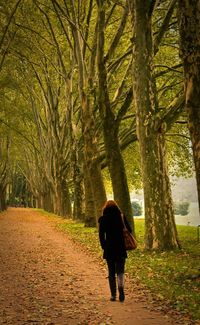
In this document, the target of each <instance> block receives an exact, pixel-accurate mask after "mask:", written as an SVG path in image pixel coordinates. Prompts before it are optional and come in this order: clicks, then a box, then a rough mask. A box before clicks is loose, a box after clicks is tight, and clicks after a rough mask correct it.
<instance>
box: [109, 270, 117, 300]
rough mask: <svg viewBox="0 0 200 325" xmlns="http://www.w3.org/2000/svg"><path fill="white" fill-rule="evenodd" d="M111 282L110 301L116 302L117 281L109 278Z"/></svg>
mask: <svg viewBox="0 0 200 325" xmlns="http://www.w3.org/2000/svg"><path fill="white" fill-rule="evenodd" d="M108 280H109V286H110V292H111V297H110V301H115V300H116V291H117V288H116V279H115V277H110V276H109V277H108Z"/></svg>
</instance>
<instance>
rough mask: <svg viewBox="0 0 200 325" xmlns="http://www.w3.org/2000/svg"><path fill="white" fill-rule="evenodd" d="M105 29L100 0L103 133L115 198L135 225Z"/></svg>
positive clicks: (99, 62) (100, 103) (100, 93)
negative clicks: (107, 63)
mask: <svg viewBox="0 0 200 325" xmlns="http://www.w3.org/2000/svg"><path fill="white" fill-rule="evenodd" d="M104 30H105V5H104V1H103V0H100V1H98V53H97V61H98V76H99V96H98V106H99V111H100V116H101V119H102V122H103V135H104V143H105V151H106V162H107V165H108V169H109V173H110V177H111V182H112V188H113V194H114V199H115V200H116V202H117V203H118V204H119V207H120V209H121V210H122V211H123V213H124V214H125V215H126V217H127V219H128V221H129V223H130V225H131V227H132V228H134V226H133V216H132V208H131V200H130V194H129V189H128V183H127V177H126V171H125V166H124V161H123V157H122V153H121V150H120V146H119V139H118V129H119V123H120V120H118V119H116V118H115V115H114V113H113V111H112V108H111V104H110V99H109V92H108V85H107V72H106V67H105V60H104ZM133 233H134V229H133Z"/></svg>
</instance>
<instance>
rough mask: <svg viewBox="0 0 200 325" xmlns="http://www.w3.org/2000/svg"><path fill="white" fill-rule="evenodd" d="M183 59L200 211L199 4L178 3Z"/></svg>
mask: <svg viewBox="0 0 200 325" xmlns="http://www.w3.org/2000/svg"><path fill="white" fill-rule="evenodd" d="M179 31H180V57H181V58H182V60H183V67H184V77H185V101H186V110H187V113H188V126H189V131H190V136H191V141H192V149H193V157H194V164H195V170H196V179H197V189H198V199H199V209H200V87H199V85H200V4H199V1H198V0H194V1H186V0H182V1H179Z"/></svg>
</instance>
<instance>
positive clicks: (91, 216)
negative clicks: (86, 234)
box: [84, 165, 97, 227]
mask: <svg viewBox="0 0 200 325" xmlns="http://www.w3.org/2000/svg"><path fill="white" fill-rule="evenodd" d="M84 188H85V226H86V227H94V226H96V225H97V220H96V218H95V200H94V195H93V189H92V184H91V179H90V174H89V172H88V169H87V168H86V165H85V166H84Z"/></svg>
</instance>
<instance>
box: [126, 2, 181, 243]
mask: <svg viewBox="0 0 200 325" xmlns="http://www.w3.org/2000/svg"><path fill="white" fill-rule="evenodd" d="M130 8H131V12H132V21H133V39H134V47H133V56H134V62H133V91H134V100H135V110H136V125H137V135H138V140H139V145H140V154H141V166H142V178H143V188H144V201H145V247H146V248H147V249H152V248H159V249H173V248H176V247H178V246H179V242H178V235H177V231H176V225H175V221H174V214H173V205H172V198H171V190H170V182H169V176H168V168H167V161H166V148H165V124H164V123H162V121H161V119H160V116H159V106H158V97H157V91H156V84H155V79H154V76H153V56H154V52H153V39H152V14H153V8H152V2H151V1H149V0H145V1H143V2H141V1H139V0H135V1H133V3H132V2H131V1H130Z"/></svg>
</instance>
